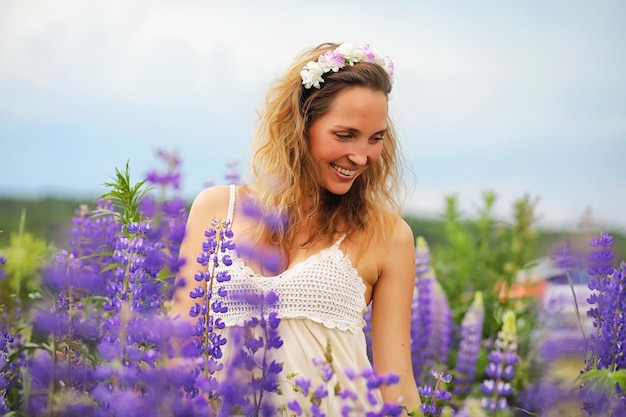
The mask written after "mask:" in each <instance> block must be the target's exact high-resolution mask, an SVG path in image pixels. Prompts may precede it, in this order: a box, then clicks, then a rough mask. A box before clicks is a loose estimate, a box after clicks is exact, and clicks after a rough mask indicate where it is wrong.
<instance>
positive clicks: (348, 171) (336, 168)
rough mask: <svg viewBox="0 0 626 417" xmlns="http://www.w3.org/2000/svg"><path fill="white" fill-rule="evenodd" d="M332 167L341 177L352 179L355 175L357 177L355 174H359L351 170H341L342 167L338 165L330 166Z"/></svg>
mask: <svg viewBox="0 0 626 417" xmlns="http://www.w3.org/2000/svg"><path fill="white" fill-rule="evenodd" d="M330 166H331V167H332V168H333V169H334V170H335V171H337V172H338V173H340V174H341V175H345V176H347V177H351V176H353V175H355V174H356V173H357V171H351V170H349V169H344V168H341V167H340V166H337V165H335V164H330Z"/></svg>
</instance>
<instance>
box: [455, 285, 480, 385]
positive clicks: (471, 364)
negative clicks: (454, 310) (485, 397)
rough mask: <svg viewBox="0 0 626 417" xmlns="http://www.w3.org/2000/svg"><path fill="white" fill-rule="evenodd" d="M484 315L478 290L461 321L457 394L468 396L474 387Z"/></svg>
mask: <svg viewBox="0 0 626 417" xmlns="http://www.w3.org/2000/svg"><path fill="white" fill-rule="evenodd" d="M484 317H485V307H484V305H483V297H482V293H481V292H480V291H477V292H476V294H475V295H474V301H473V302H472V305H471V306H470V308H469V309H468V310H467V312H466V313H465V316H464V317H463V321H462V322H461V343H460V346H459V354H458V356H457V360H456V369H455V370H456V375H457V376H456V384H455V386H454V393H455V394H456V395H461V396H466V395H467V394H469V393H470V391H471V389H472V383H473V381H474V374H475V373H476V361H477V359H478V354H479V353H480V345H481V343H482V331H483V321H484Z"/></svg>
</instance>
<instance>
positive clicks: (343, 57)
mask: <svg viewBox="0 0 626 417" xmlns="http://www.w3.org/2000/svg"><path fill="white" fill-rule="evenodd" d="M359 62H371V63H374V64H378V65H380V66H381V67H383V68H384V69H385V71H386V72H387V74H388V75H389V79H390V80H391V81H393V62H392V61H391V59H390V58H389V57H388V56H382V55H380V54H379V53H378V52H376V51H374V50H373V49H372V48H371V47H370V46H369V44H364V45H361V46H359V47H354V46H353V45H352V44H349V43H342V44H341V45H339V46H338V47H337V48H336V49H335V50H334V51H327V52H325V53H324V54H323V55H321V56H320V57H319V58H317V61H311V62H309V63H308V64H306V65H305V66H304V68H303V69H302V71H300V77H301V78H302V85H304V88H306V89H309V88H311V87H315V88H320V83H323V82H324V78H322V76H323V75H324V74H326V73H327V72H331V71H332V72H338V71H339V70H340V69H342V68H345V67H346V66H352V65H354V64H356V63H359Z"/></svg>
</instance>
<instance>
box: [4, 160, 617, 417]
mask: <svg viewBox="0 0 626 417" xmlns="http://www.w3.org/2000/svg"><path fill="white" fill-rule="evenodd" d="M161 156H162V157H163V158H164V160H165V161H166V164H165V165H166V166H167V167H166V169H165V170H164V171H162V172H161V171H154V172H152V173H150V174H149V175H148V176H147V177H146V179H145V180H142V181H139V182H137V183H133V182H132V181H131V176H130V170H129V167H128V166H127V167H126V170H124V171H119V170H118V171H116V174H115V176H114V178H113V180H112V181H111V182H110V183H109V184H107V185H108V187H109V192H108V193H106V194H105V195H103V196H102V198H101V199H99V200H98V202H97V203H96V204H95V205H94V206H93V207H89V206H81V207H77V209H76V212H75V216H74V218H73V220H72V221H71V224H69V225H68V229H69V237H68V239H67V245H64V246H63V247H56V246H53V245H50V244H48V243H47V242H44V241H41V240H38V239H34V238H32V237H29V235H28V233H27V231H24V230H22V231H21V232H20V233H18V234H16V236H14V237H12V239H11V243H10V245H9V246H7V247H6V248H0V291H1V292H0V415H6V416H81V417H85V416H103V417H104V416H230V415H248V416H274V415H284V416H319V415H323V413H322V412H321V411H320V405H321V404H323V403H324V402H325V401H329V397H328V393H329V392H330V391H334V392H335V393H337V394H338V395H337V396H335V397H334V399H333V401H342V407H343V408H342V410H344V413H343V415H345V416H361V415H367V416H372V417H373V416H395V415H400V414H401V413H402V412H403V410H402V409H401V408H400V407H398V406H397V405H395V404H385V405H384V406H382V407H381V408H380V409H379V410H377V411H375V412H368V413H367V414H364V413H363V412H362V410H361V409H360V408H359V407H360V406H359V403H358V402H357V401H355V399H354V393H351V392H349V391H347V390H343V389H342V388H341V387H338V386H336V385H334V384H333V374H334V373H335V372H341V371H342V370H338V369H334V368H333V366H332V346H328V349H327V354H326V355H325V357H322V358H312V360H313V361H314V363H315V364H316V365H317V367H318V368H319V372H320V375H322V380H323V381H325V382H326V384H321V385H319V386H314V385H312V384H311V381H310V380H307V379H306V378H304V377H303V376H298V375H288V376H285V375H283V374H282V373H281V371H282V367H281V364H280V363H276V362H274V361H268V360H267V355H266V353H267V352H268V351H270V350H274V349H281V347H282V340H281V338H280V318H279V317H277V316H276V314H275V313H273V312H272V306H273V305H274V304H275V303H276V295H275V294H273V293H271V292H270V293H268V294H262V295H259V294H250V295H249V296H247V297H245V301H246V302H247V303H250V304H251V305H252V306H254V307H255V308H256V309H257V311H258V317H257V318H256V319H255V320H253V321H251V322H249V323H248V324H247V326H246V328H244V329H242V332H241V334H235V336H236V337H234V338H233V339H232V340H226V339H224V338H222V337H221V336H220V335H219V333H217V332H215V330H216V329H218V328H220V326H223V323H221V322H220V321H219V320H214V319H213V315H212V312H215V311H219V310H220V309H223V308H225V307H224V305H223V304H222V302H221V301H220V298H221V297H223V296H225V294H224V289H223V288H222V287H221V283H222V282H224V281H227V280H228V279H230V277H229V276H228V275H227V274H221V273H216V272H214V271H215V267H216V266H219V265H220V264H222V263H225V264H227V263H228V262H231V260H230V259H229V257H228V255H225V252H226V249H228V248H233V247H234V245H235V244H234V243H233V242H235V241H236V238H235V237H234V236H233V235H232V232H231V231H230V229H229V225H228V223H225V222H223V221H219V219H216V220H215V222H214V227H213V228H212V229H210V230H207V231H206V233H205V236H206V241H205V244H204V245H203V248H202V250H203V253H202V255H201V256H199V257H198V259H196V260H189V261H191V262H198V263H199V264H202V265H206V266H208V270H207V273H206V274H198V275H197V276H196V277H195V279H196V280H197V281H199V282H200V281H202V280H204V281H206V283H207V285H206V288H207V290H206V292H205V291H204V290H203V289H202V287H198V288H197V289H195V290H194V291H192V292H191V294H190V295H191V297H193V298H196V299H197V300H198V303H197V304H196V305H195V306H194V308H192V310H191V311H190V316H191V317H192V318H193V320H191V319H190V320H176V319H173V318H171V317H170V316H169V315H168V312H169V309H170V307H171V299H172V295H173V292H174V290H175V288H174V276H175V274H176V271H177V270H178V268H179V267H180V265H181V262H183V260H180V259H178V247H179V245H180V242H181V240H182V238H183V235H184V227H185V220H186V215H187V208H186V204H185V202H184V201H183V200H182V199H180V198H179V197H177V196H176V195H175V193H176V190H177V189H178V181H179V177H180V176H179V170H180V164H179V162H178V160H177V159H176V158H175V156H172V155H166V154H164V153H161ZM235 180H236V178H235ZM495 198H496V197H495V195H493V194H490V193H487V194H486V195H485V205H484V208H483V209H482V210H481V212H480V213H479V215H478V217H477V218H476V219H474V220H466V219H464V218H463V217H462V216H461V213H460V212H459V211H458V208H457V203H456V200H455V199H454V198H453V197H450V198H449V199H448V201H447V209H446V213H445V228H444V233H443V236H442V241H441V242H439V243H438V244H437V245H433V246H432V247H430V246H429V243H428V242H427V241H426V240H425V239H424V238H423V237H420V236H418V237H417V239H416V252H415V265H416V279H415V291H414V300H413V313H412V326H411V341H412V343H411V352H412V358H413V366H414V373H415V378H416V381H417V382H418V384H419V386H420V394H421V396H422V401H423V405H422V410H421V413H422V414H423V415H425V416H435V415H445V416H452V415H456V416H561V415H562V416H623V415H626V393H625V391H624V390H625V389H626V354H625V349H626V347H625V344H626V323H625V320H624V311H625V309H626V276H625V271H626V264H625V263H624V262H619V260H617V259H615V254H614V252H613V245H614V242H613V237H612V236H611V235H609V234H606V233H602V232H601V231H597V233H595V235H594V236H593V237H592V238H591V239H589V242H588V246H584V247H583V246H580V245H577V244H571V242H564V243H563V244H562V245H560V246H559V247H557V248H554V250H553V251H552V253H550V254H547V255H548V256H549V258H550V264H551V266H552V268H553V269H554V270H555V271H558V274H556V275H555V278H554V280H553V281H547V285H549V286H550V287H549V288H548V289H549V291H547V290H546V288H545V285H546V281H545V280H543V279H542V280H530V279H526V278H528V276H529V275H530V271H531V270H532V269H533V267H534V266H535V265H534V263H535V261H536V259H537V256H538V255H541V254H537V253H535V252H534V247H535V238H536V233H535V231H534V229H533V225H534V222H535V213H534V211H535V203H533V202H532V201H530V200H529V199H528V198H522V199H520V200H519V201H518V202H516V204H515V205H514V207H513V211H514V216H513V217H514V219H515V220H514V222H513V223H512V224H503V223H502V222H499V221H498V220H496V219H495V218H494V216H493V215H492V213H491V209H492V207H493V204H494V201H495ZM544 278H548V277H544ZM542 286H543V287H542ZM546 294H551V296H550V297H546V296H545V295H546ZM366 323H368V324H367V325H366V336H367V337H369V336H368V327H367V326H368V325H369V321H368V315H366ZM250 330H255V331H254V332H251V331H250ZM253 333H254V334H256V335H259V334H260V335H261V336H260V337H251V336H250V335H251V334H253ZM224 349H236V350H237V351H238V352H240V354H239V355H238V356H237V358H238V360H236V361H235V362H234V363H233V364H231V365H230V366H231V368H230V369H226V372H227V374H228V375H229V377H228V378H226V379H225V380H218V379H217V378H215V372H216V371H217V370H222V368H223V367H224V364H223V363H222V362H221V360H220V359H221V358H222V352H223V350H224ZM242 373H246V375H249V376H250V378H251V379H246V378H241V377H240V376H241V375H242ZM349 377H350V378H351V379H363V380H364V381H365V382H366V383H367V384H368V386H369V387H371V388H372V389H375V388H377V387H379V386H380V385H381V384H393V383H394V382H395V380H396V379H395V376H393V375H387V376H379V375H374V374H372V373H368V372H366V371H363V372H359V371H358V370H357V371H355V372H351V374H350V375H349ZM281 378H287V379H288V380H289V381H291V383H292V386H293V389H294V390H295V392H298V393H301V395H302V401H300V402H297V403H296V402H293V403H287V404H283V405H282V406H279V405H278V404H273V403H272V401H270V398H272V397H271V396H268V395H266V394H267V393H269V392H272V393H275V391H276V388H277V382H278V381H279V379H281Z"/></svg>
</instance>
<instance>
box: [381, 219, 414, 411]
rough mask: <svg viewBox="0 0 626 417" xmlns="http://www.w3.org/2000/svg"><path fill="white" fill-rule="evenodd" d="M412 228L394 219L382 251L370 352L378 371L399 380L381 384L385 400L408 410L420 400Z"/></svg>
mask: <svg viewBox="0 0 626 417" xmlns="http://www.w3.org/2000/svg"><path fill="white" fill-rule="evenodd" d="M413 242H414V240H413V232H412V231H411V229H410V227H409V225H408V224H407V223H406V222H405V221H403V220H402V219H398V221H397V222H396V225H395V226H394V229H393V232H392V233H391V234H390V240H389V242H387V247H386V250H385V251H383V252H382V258H381V269H380V276H379V278H378V281H377V282H376V284H375V286H374V292H373V296H372V353H373V362H374V367H375V370H376V372H377V373H378V374H387V373H390V372H391V373H394V374H396V375H398V376H399V377H400V382H399V383H398V384H394V385H391V386H386V387H381V393H382V396H383V400H384V401H385V402H398V403H400V405H404V406H406V407H407V408H408V409H409V410H414V409H416V408H417V407H418V406H419V404H420V403H421V400H420V396H419V393H418V391H417V385H416V383H415V378H414V376H413V365H412V361H411V349H410V347H411V305H412V300H413V290H414V283H415V249H414V246H413Z"/></svg>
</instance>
